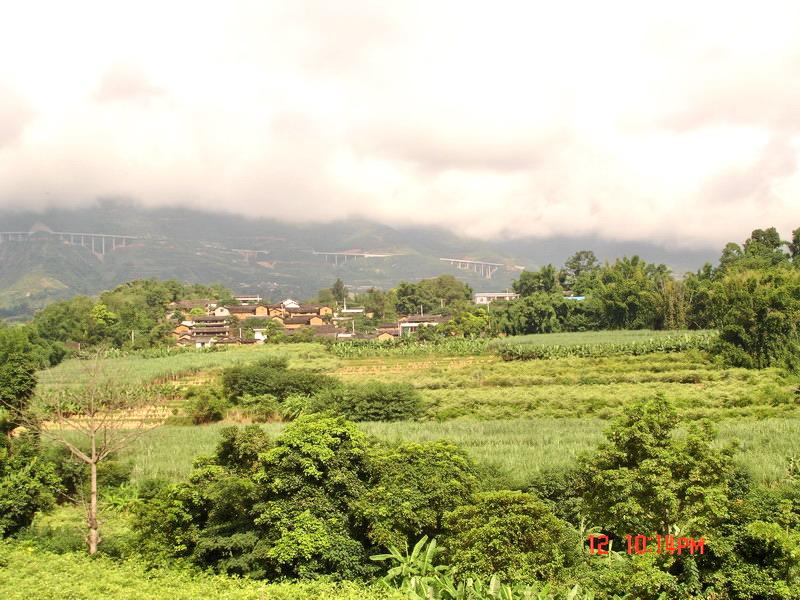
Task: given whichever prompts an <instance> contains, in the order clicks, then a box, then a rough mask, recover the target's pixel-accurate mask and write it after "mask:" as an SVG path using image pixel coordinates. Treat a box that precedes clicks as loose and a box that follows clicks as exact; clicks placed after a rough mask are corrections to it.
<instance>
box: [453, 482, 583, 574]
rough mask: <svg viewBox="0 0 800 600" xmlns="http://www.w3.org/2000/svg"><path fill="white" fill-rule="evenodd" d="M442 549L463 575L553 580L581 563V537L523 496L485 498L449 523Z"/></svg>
mask: <svg viewBox="0 0 800 600" xmlns="http://www.w3.org/2000/svg"><path fill="white" fill-rule="evenodd" d="M444 528H445V536H444V537H443V538H442V545H443V546H444V547H445V549H446V551H445V555H446V558H447V559H448V563H449V564H450V565H452V566H453V568H454V569H455V572H456V573H457V574H460V575H468V576H476V577H479V578H488V577H491V576H492V575H497V576H498V577H500V578H501V579H502V580H504V581H520V582H533V581H536V580H546V579H553V578H554V577H555V576H556V575H557V574H558V573H559V571H560V570H561V569H562V568H563V567H565V566H568V565H569V564H571V563H572V562H573V561H574V560H575V559H576V558H577V548H578V546H579V539H578V534H577V532H576V531H574V530H572V529H570V527H569V526H568V525H567V523H565V522H564V521H562V520H560V519H558V518H557V517H556V516H555V515H554V514H553V513H552V512H551V511H550V509H549V508H548V506H547V505H546V504H544V503H543V502H542V501H541V500H538V499H537V498H536V497H535V496H532V495H530V494H526V493H524V492H509V491H502V492H483V493H481V494H478V495H477V496H476V497H475V501H474V502H473V503H471V504H467V505H464V506H461V507H459V508H456V509H455V510H454V511H452V512H450V513H448V514H447V515H446V516H445V519H444Z"/></svg>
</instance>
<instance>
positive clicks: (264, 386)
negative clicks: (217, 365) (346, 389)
mask: <svg viewBox="0 0 800 600" xmlns="http://www.w3.org/2000/svg"><path fill="white" fill-rule="evenodd" d="M337 383H338V382H337V381H336V380H335V379H333V378H331V377H328V376H327V375H321V374H319V373H315V372H314V371H309V370H307V369H287V368H286V360H285V359H278V360H268V361H262V362H261V363H258V364H255V365H248V366H244V367H231V368H228V369H225V370H224V371H223V373H222V389H223V391H224V393H225V396H226V397H227V398H228V399H229V400H230V401H231V402H233V403H234V404H235V403H238V401H239V399H240V398H241V397H242V396H244V395H246V394H249V395H251V396H262V395H264V394H270V395H272V396H275V397H276V398H277V399H278V400H283V399H285V398H286V397H287V396H289V395H291V394H303V395H307V396H310V395H312V394H314V393H316V392H317V391H319V390H321V389H322V388H325V387H331V386H334V385H337Z"/></svg>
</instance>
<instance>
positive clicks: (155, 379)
mask: <svg viewBox="0 0 800 600" xmlns="http://www.w3.org/2000/svg"><path fill="white" fill-rule="evenodd" d="M275 355H280V356H286V357H287V358H289V361H290V365H291V366H299V365H300V364H302V365H304V366H306V367H307V368H320V369H322V368H326V369H329V368H331V367H333V366H334V365H335V364H336V362H337V361H336V359H334V358H332V357H331V355H330V354H328V353H327V352H325V350H324V348H323V347H322V346H321V345H320V344H285V345H282V346H269V345H267V346H230V347H224V346H223V347H222V348H221V349H219V350H215V351H213V352H207V351H194V350H183V351H181V350H173V351H172V352H166V351H164V352H147V351H145V352H142V353H141V354H126V355H122V356H118V357H115V356H111V357H108V358H104V359H102V363H103V367H102V368H103V371H104V372H106V373H108V374H113V376H114V379H115V380H116V381H118V382H119V383H121V384H150V383H162V382H168V381H174V380H176V379H178V378H185V377H187V376H189V375H192V374H195V373H205V372H213V371H215V370H217V369H221V368H223V367H230V366H233V365H237V364H247V363H252V362H255V361H257V360H259V359H261V358H265V357H268V356H275ZM87 362H89V361H83V360H77V359H69V360H65V361H64V362H62V363H61V364H60V365H58V366H57V367H54V368H52V369H46V370H43V371H39V373H38V379H39V386H40V389H41V390H42V392H43V393H47V392H50V391H53V390H55V389H58V388H59V387H63V386H70V385H75V384H77V383H79V382H80V381H81V378H82V377H83V376H84V375H85V369H86V363H87Z"/></svg>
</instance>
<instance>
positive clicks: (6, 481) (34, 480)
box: [0, 433, 61, 538]
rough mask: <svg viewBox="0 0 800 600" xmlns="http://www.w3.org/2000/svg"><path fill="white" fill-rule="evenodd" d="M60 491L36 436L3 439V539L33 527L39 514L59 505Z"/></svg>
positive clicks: (0, 472) (0, 466) (0, 484)
mask: <svg viewBox="0 0 800 600" xmlns="http://www.w3.org/2000/svg"><path fill="white" fill-rule="evenodd" d="M60 488H61V486H60V482H59V479H58V476H57V475H56V472H55V470H54V469H53V465H52V464H50V463H49V462H47V461H46V460H44V459H43V458H42V455H41V452H40V449H39V443H38V440H37V438H36V436H35V435H34V434H31V433H26V434H23V435H21V436H20V437H17V438H6V437H5V436H3V437H0V538H2V537H5V536H8V535H12V534H14V533H16V532H17V531H19V530H20V529H22V528H23V527H27V526H28V525H30V524H31V523H32V522H33V517H34V515H36V513H37V512H39V511H43V510H46V509H48V508H50V507H51V506H52V505H53V504H55V500H56V494H57V493H58V492H59V491H60Z"/></svg>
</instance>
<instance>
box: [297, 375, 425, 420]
mask: <svg viewBox="0 0 800 600" xmlns="http://www.w3.org/2000/svg"><path fill="white" fill-rule="evenodd" d="M422 406H423V404H422V395H421V394H420V393H419V392H418V391H417V390H415V389H414V387H413V386H411V385H410V384H407V383H382V382H378V381H370V382H367V383H362V384H355V385H350V386H347V387H340V388H333V389H327V390H324V391H323V392H321V393H320V394H318V395H317V397H316V398H315V399H314V401H313V402H312V403H310V404H309V407H308V408H309V410H314V411H323V410H329V411H333V412H335V413H337V414H341V415H343V416H344V417H346V418H348V419H350V420H352V421H402V420H406V419H415V418H417V417H419V416H420V415H421V414H422Z"/></svg>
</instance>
